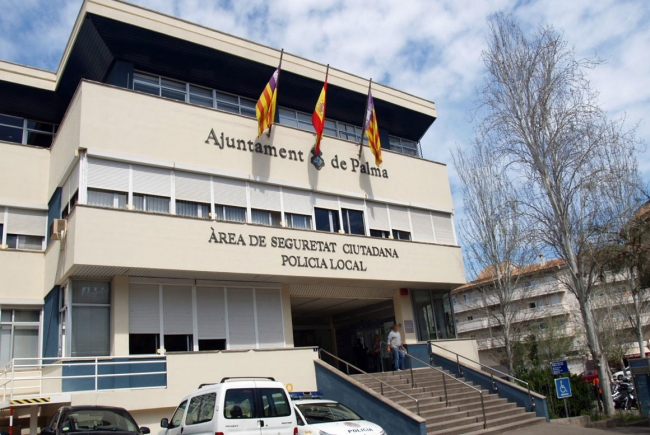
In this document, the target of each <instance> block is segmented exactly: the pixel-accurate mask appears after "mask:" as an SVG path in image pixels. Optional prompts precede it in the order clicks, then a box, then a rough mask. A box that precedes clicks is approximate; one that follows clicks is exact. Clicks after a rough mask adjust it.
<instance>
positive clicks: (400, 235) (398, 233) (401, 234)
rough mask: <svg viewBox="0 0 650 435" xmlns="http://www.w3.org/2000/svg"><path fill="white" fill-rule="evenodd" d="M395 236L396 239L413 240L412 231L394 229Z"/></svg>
mask: <svg viewBox="0 0 650 435" xmlns="http://www.w3.org/2000/svg"><path fill="white" fill-rule="evenodd" d="M393 238H394V239H396V240H411V233H409V232H408V231H402V230H393Z"/></svg>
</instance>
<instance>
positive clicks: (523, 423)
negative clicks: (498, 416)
mask: <svg viewBox="0 0 650 435" xmlns="http://www.w3.org/2000/svg"><path fill="white" fill-rule="evenodd" d="M533 415H534V414H533ZM538 424H549V425H550V423H546V419H545V418H543V417H530V418H525V419H523V420H520V421H517V422H515V423H508V424H503V425H500V426H495V427H488V428H487V429H481V430H478V431H474V432H465V434H464V435H497V434H501V433H503V432H508V431H511V430H515V429H521V428H523V427H529V426H533V425H538ZM552 431H553V428H552V427H549V428H548V429H547V430H544V432H548V433H552ZM430 434H435V432H431V433H430ZM430 434H429V433H428V435H430Z"/></svg>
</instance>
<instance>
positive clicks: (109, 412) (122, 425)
mask: <svg viewBox="0 0 650 435" xmlns="http://www.w3.org/2000/svg"><path fill="white" fill-rule="evenodd" d="M60 427H61V432H69V433H72V432H88V431H98V432H99V431H111V432H138V431H139V429H138V426H137V425H136V424H135V422H134V421H133V418H132V417H131V415H130V414H128V413H127V412H126V411H120V410H113V409H74V410H70V411H68V412H66V413H65V414H64V415H63V416H62V417H61V424H60Z"/></svg>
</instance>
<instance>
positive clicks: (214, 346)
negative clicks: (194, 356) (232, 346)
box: [199, 338, 226, 351]
mask: <svg viewBox="0 0 650 435" xmlns="http://www.w3.org/2000/svg"><path fill="white" fill-rule="evenodd" d="M202 350H226V339H225V338H218V339H217V338H206V339H201V338H200V339H199V351H202Z"/></svg>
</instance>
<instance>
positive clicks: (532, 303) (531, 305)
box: [528, 302, 537, 309]
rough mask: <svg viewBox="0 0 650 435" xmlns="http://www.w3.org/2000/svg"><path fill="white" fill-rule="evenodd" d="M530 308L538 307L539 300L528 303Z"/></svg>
mask: <svg viewBox="0 0 650 435" xmlns="http://www.w3.org/2000/svg"><path fill="white" fill-rule="evenodd" d="M528 308H531V309H534V308H537V302H530V303H529V304H528Z"/></svg>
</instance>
